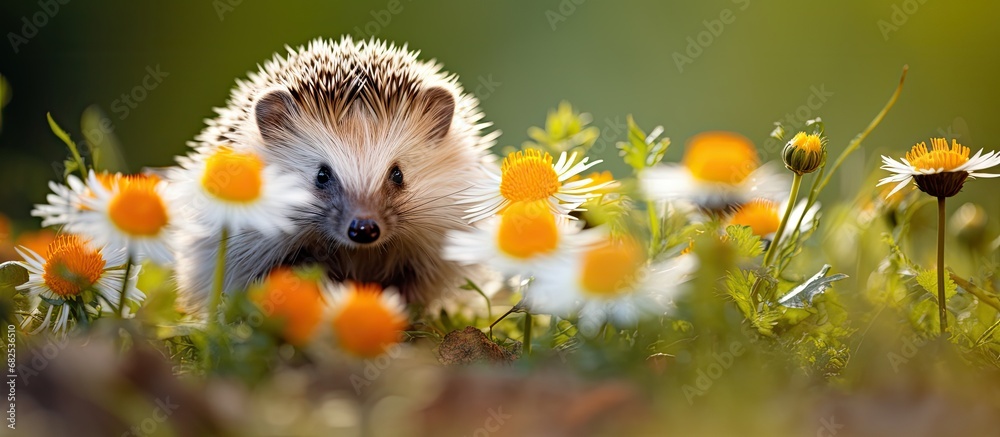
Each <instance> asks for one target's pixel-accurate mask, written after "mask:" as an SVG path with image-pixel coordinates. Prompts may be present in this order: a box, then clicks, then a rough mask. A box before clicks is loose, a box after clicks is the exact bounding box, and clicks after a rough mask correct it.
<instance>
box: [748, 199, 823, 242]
mask: <svg viewBox="0 0 1000 437" xmlns="http://www.w3.org/2000/svg"><path fill="white" fill-rule="evenodd" d="M806 203H807V201H806V200H805V199H803V200H800V201H799V202H798V203H796V204H795V207H793V208H792V212H791V214H790V215H789V216H788V223H789V225H790V226H786V227H785V231H784V232H783V233H782V235H781V239H780V240H779V241H785V240H786V239H787V238H789V237H791V235H792V234H793V233H795V229H796V228H795V227H794V224H796V223H799V220H800V219H801V221H802V222H801V224H800V225H799V227H798V230H799V233H803V232H806V231H808V230H810V229H812V227H813V226H814V225H815V221H816V219H817V218H818V217H819V208H820V204H819V202H816V203H813V205H812V207H811V208H809V210H808V211H806ZM787 207H788V200H785V201H784V202H782V203H780V204H779V203H777V202H774V201H771V200H767V199H759V198H758V199H754V200H751V201H750V202H748V203H745V204H743V205H740V207H739V208H737V209H736V212H734V213H733V215H732V217H730V218H729V223H730V224H733V225H741V226H749V227H750V229H751V230H753V233H754V235H757V236H758V237H760V238H761V239H764V240H774V234H775V232H777V231H778V225H779V224H780V223H781V215H782V214H783V213H784V212H785V208H787ZM803 214H804V216H803Z"/></svg>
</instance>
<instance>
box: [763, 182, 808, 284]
mask: <svg viewBox="0 0 1000 437" xmlns="http://www.w3.org/2000/svg"><path fill="white" fill-rule="evenodd" d="M801 186H802V175H800V174H798V173H795V175H794V176H793V177H792V192H791V193H790V194H789V195H788V206H786V207H785V215H784V216H783V217H781V222H780V223H779V224H778V230H777V231H775V232H774V240H772V241H771V244H769V245H768V246H767V253H765V254H764V264H763V265H762V266H763V267H765V268H766V267H767V266H768V265H770V264H771V258H772V256H773V255H774V253H775V252H776V250H777V247H778V243H780V242H781V234H783V233H785V226H787V225H788V218H789V217H790V216H791V215H792V208H794V207H795V200H796V199H798V197H799V188H800V187H801Z"/></svg>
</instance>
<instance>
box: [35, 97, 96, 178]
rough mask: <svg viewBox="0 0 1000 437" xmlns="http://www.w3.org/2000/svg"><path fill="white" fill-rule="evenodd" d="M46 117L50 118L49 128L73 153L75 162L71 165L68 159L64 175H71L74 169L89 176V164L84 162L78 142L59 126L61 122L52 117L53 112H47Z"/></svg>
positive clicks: (84, 175) (84, 176) (85, 176)
mask: <svg viewBox="0 0 1000 437" xmlns="http://www.w3.org/2000/svg"><path fill="white" fill-rule="evenodd" d="M45 117H46V118H48V120H49V128H50V129H52V133H54V134H56V136H57V137H59V139H60V140H62V142H63V143H66V147H68V148H69V151H70V153H72V154H73V161H75V163H74V164H72V165H70V164H69V162H70V161H69V160H67V161H66V163H65V164H66V172H65V174H64V176H69V174H70V173H72V172H74V171H79V172H80V174H81V175H83V178H84V179H86V178H87V170H86V169H87V166H86V164H85V163H84V162H83V157H81V156H80V150H79V149H78V148H77V146H76V143H75V142H73V140H72V139H71V138H70V137H69V134H68V133H66V131H64V130H63V128H61V127H59V124H58V123H56V121H55V120H54V119H53V118H52V114H51V113H49V112H46V113H45Z"/></svg>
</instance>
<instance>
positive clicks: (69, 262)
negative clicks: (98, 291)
mask: <svg viewBox="0 0 1000 437" xmlns="http://www.w3.org/2000/svg"><path fill="white" fill-rule="evenodd" d="M45 259H46V261H45V266H44V272H43V274H42V279H43V280H44V281H45V286H46V287H48V288H49V290H52V292H53V293H55V294H57V295H59V296H60V297H73V296H76V295H78V294H80V293H81V292H83V290H86V289H88V288H90V287H92V286H93V285H94V284H95V283H97V280H98V279H100V277H101V273H102V272H104V264H105V263H104V257H102V256H101V252H100V251H99V250H94V249H91V248H90V246H88V245H87V242H86V241H85V240H84V239H83V238H81V237H79V236H77V235H69V234H61V235H59V236H57V237H56V239H55V240H54V241H52V243H51V244H49V247H48V251H47V253H46V256H45Z"/></svg>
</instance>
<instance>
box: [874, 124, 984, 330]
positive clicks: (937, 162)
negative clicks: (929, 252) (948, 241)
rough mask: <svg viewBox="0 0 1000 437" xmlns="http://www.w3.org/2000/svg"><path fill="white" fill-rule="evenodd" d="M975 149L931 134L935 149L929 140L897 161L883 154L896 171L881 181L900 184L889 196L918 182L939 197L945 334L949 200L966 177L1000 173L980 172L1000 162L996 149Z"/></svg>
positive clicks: (945, 326) (886, 164)
mask: <svg viewBox="0 0 1000 437" xmlns="http://www.w3.org/2000/svg"><path fill="white" fill-rule="evenodd" d="M970 152H971V150H970V149H969V148H968V147H965V146H963V145H961V144H959V143H958V141H957V140H952V141H951V147H948V141H946V140H945V139H944V138H931V149H930V150H928V149H927V143H920V144H917V145H915V146H913V148H911V149H910V151H909V152H907V153H906V158H903V159H900V160H899V161H896V160H895V159H892V158H890V157H888V156H882V163H883V164H884V165H882V169H883V170H887V171H889V172H890V173H893V175H892V176H888V177H885V178H882V179H881V180H879V181H878V185H876V186H879V185H884V184H889V183H894V184H896V186H895V187H893V189H892V191H890V192H889V194H888V195H887V196H886V197H891V196H892V195H893V194H895V193H896V192H897V191H899V190H902V189H903V187H906V186H907V185H909V184H910V181H913V182H915V183H916V185H917V188H920V191H923V192H925V193H927V194H930V195H931V196H934V197H937V199H938V239H937V288H938V298H937V302H938V312H939V313H938V317H939V324H940V328H941V335H945V334H946V333H947V331H948V305H947V304H948V300H947V297H946V295H945V282H944V236H945V232H944V231H945V201H946V199H948V198H949V197H952V196H954V195H956V194H958V192H959V191H962V186H963V185H965V180H966V179H968V178H970V177H972V178H976V177H980V178H995V177H998V176H1000V174H992V173H979V170H985V169H987V168H990V167H994V166H997V165H1000V154H998V153H997V152H995V151H993V152H990V153H987V154H985V155H983V149H979V151H978V152H976V154H975V155H973V156H972V157H971V158H970V157H969V153H970Z"/></svg>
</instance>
